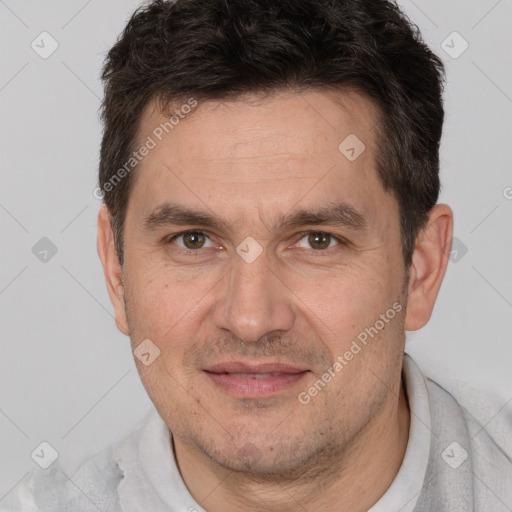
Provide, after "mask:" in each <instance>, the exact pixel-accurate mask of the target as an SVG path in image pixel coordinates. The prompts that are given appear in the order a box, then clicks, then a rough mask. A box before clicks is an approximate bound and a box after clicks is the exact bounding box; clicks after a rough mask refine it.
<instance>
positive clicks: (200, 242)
mask: <svg viewBox="0 0 512 512" xmlns="http://www.w3.org/2000/svg"><path fill="white" fill-rule="evenodd" d="M207 240H208V237H207V236H206V235H204V234H203V233H201V232H200V231H187V232H185V233H181V234H179V235H176V236H175V237H173V238H172V242H174V243H175V244H176V245H177V246H178V247H181V248H182V249H192V250H193V249H203V248H204V246H205V244H206V241H207Z"/></svg>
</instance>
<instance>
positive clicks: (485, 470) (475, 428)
mask: <svg viewBox="0 0 512 512" xmlns="http://www.w3.org/2000/svg"><path fill="white" fill-rule="evenodd" d="M462 410H463V414H464V417H465V419H466V422H467V425H468V431H469V437H470V443H471V451H472V458H473V474H474V500H475V510H476V511H479V510H484V511H485V510H492V511H493V512H510V511H511V510H512V454H511V453H507V452H506V451H505V450H504V449H503V448H502V447H501V446H500V445H498V443H497V442H496V441H495V440H494V439H493V437H492V436H491V435H490V434H489V432H488V431H487V430H486V428H485V426H482V425H481V424H480V423H478V422H477V421H476V420H475V419H474V418H473V416H472V415H471V414H470V412H469V411H467V410H466V409H464V408H463V409H462ZM508 435H509V436H512V425H510V426H509V432H508Z"/></svg>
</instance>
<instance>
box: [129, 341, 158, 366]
mask: <svg viewBox="0 0 512 512" xmlns="http://www.w3.org/2000/svg"><path fill="white" fill-rule="evenodd" d="M133 354H134V355H135V357H136V358H137V359H138V360H139V361H140V362H141V363H142V364H143V365H144V366H149V365H150V364H152V363H153V362H154V361H155V359H157V358H158V357H159V356H160V349H159V348H158V347H157V346H156V345H155V344H154V343H153V342H152V341H151V340H150V339H147V338H146V339H145V340H144V341H143V342H142V343H140V344H139V345H138V346H137V348H136V349H135V350H134V351H133Z"/></svg>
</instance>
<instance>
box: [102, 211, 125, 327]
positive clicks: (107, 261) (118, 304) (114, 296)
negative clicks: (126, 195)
mask: <svg viewBox="0 0 512 512" xmlns="http://www.w3.org/2000/svg"><path fill="white" fill-rule="evenodd" d="M98 255H99V257H100V260H101V264H102V265H103V273H104V275H105V281H106V284H107V290H108V294H109V296H110V300H111V302H112V305H113V306H114V313H115V316H116V325H117V328H118V329H119V330H120V331H121V332H122V333H123V334H126V335H128V334H129V331H128V322H127V318H126V305H125V302H124V284H123V269H122V267H121V265H120V264H119V258H118V255H117V251H116V248H115V244H114V233H113V231H112V224H111V222H110V213H109V211H108V209H107V207H106V206H105V205H103V206H102V207H101V209H100V212H99V214H98Z"/></svg>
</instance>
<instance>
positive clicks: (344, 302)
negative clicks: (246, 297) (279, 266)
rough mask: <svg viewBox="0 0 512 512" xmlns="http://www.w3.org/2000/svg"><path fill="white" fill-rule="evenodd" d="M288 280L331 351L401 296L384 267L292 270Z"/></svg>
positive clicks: (303, 312) (341, 346) (346, 342)
mask: <svg viewBox="0 0 512 512" xmlns="http://www.w3.org/2000/svg"><path fill="white" fill-rule="evenodd" d="M287 282H288V283H289V284H290V288H291V289H292V290H293V292H294V294H295V295H296V297H297V298H298V299H297V301H296V304H297V307H298V308H299V310H300V314H301V316H303V317H304V318H306V319H307V321H308V323H309V324H310V325H311V326H315V330H316V331H317V332H318V333H319V335H320V338H321V339H323V340H331V342H329V343H326V344H327V345H330V349H331V350H330V351H331V352H333V351H336V352H340V351H343V350H344V349H345V348H346V346H347V345H350V343H351V341H352V339H353V338H354V337H355V336H357V335H358V334H359V333H360V332H361V331H363V330H364V329H365V328H366V327H369V326H371V325H373V324H374V323H375V321H376V320H377V319H378V318H379V315H380V314H383V313H385V312H386V311H387V310H388V309H389V308H390V307H391V306H392V304H393V302H394V301H396V300H397V299H398V298H399V289H398V288H397V287H396V285H395V284H394V283H393V282H392V280H391V279H390V276H389V275H387V274H385V273H384V272H383V271H380V272H377V271H376V270H375V269H373V268H372V269H370V268H368V267H363V266H350V267H349V266H347V267H345V268H337V269H331V270H329V271H328V272H316V273H315V275H309V276H304V275H300V274H298V273H295V274H294V275H293V274H292V273H290V275H289V278H288V279H287Z"/></svg>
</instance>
